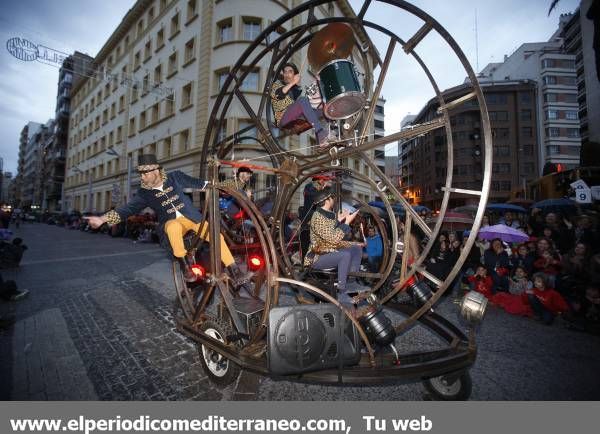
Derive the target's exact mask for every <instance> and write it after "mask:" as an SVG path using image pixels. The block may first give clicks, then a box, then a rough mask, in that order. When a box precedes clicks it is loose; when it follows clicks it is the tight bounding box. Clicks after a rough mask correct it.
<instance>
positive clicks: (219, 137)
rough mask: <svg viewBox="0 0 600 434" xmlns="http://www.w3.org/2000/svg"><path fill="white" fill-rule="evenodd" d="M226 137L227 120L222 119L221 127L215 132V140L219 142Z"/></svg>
mask: <svg viewBox="0 0 600 434" xmlns="http://www.w3.org/2000/svg"><path fill="white" fill-rule="evenodd" d="M226 137H227V120H225V121H223V123H222V124H221V128H219V132H218V133H217V142H221V141H223V140H225V138H226Z"/></svg>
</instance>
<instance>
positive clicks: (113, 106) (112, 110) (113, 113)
mask: <svg viewBox="0 0 600 434" xmlns="http://www.w3.org/2000/svg"><path fill="white" fill-rule="evenodd" d="M115 116H117V103H116V102H113V103H112V104H111V105H110V118H111V119H114V118H115Z"/></svg>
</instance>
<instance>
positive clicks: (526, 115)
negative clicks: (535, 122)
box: [520, 109, 531, 121]
mask: <svg viewBox="0 0 600 434" xmlns="http://www.w3.org/2000/svg"><path fill="white" fill-rule="evenodd" d="M520 118H521V120H522V121H530V120H531V110H529V109H527V110H521V113H520Z"/></svg>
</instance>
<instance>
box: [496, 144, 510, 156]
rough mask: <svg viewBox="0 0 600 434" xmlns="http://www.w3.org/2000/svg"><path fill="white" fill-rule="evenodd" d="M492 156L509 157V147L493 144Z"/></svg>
mask: <svg viewBox="0 0 600 434" xmlns="http://www.w3.org/2000/svg"><path fill="white" fill-rule="evenodd" d="M494 157H510V147H508V146H494Z"/></svg>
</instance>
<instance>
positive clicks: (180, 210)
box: [85, 154, 251, 286]
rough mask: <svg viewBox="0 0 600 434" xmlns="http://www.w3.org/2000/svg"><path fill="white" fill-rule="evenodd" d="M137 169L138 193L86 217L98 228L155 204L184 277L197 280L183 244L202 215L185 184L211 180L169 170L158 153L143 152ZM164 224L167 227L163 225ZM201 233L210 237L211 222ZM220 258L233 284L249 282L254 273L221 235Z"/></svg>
mask: <svg viewBox="0 0 600 434" xmlns="http://www.w3.org/2000/svg"><path fill="white" fill-rule="evenodd" d="M137 170H138V172H139V173H140V176H141V187H140V188H139V189H138V191H137V194H136V196H135V197H134V198H133V199H132V200H131V201H130V202H129V203H127V204H126V205H124V206H122V207H120V208H118V209H116V210H112V211H109V212H107V213H106V214H104V215H103V216H100V217H96V216H92V217H85V218H86V219H87V220H88V222H89V224H90V225H91V226H92V228H97V227H99V226H101V225H102V224H104V223H109V224H111V225H112V224H117V223H119V222H121V221H125V220H127V217H129V216H130V215H134V214H137V213H139V212H140V211H141V210H143V209H144V208H146V207H149V208H152V209H153V210H154V212H155V213H156V216H157V218H158V224H159V230H158V233H159V234H160V235H159V236H161V238H162V235H163V234H164V233H166V235H167V238H168V240H169V244H170V247H171V250H172V252H173V255H174V256H175V257H176V258H177V260H178V262H179V264H180V266H181V270H182V272H183V274H184V278H185V280H186V281H188V282H193V281H194V280H196V276H195V274H194V272H193V271H192V269H191V265H192V264H191V263H190V262H191V261H192V259H191V258H188V257H187V252H186V249H185V246H184V244H183V236H184V235H185V233H186V232H188V231H190V230H194V231H196V232H198V231H199V229H200V223H199V222H200V220H201V219H202V216H201V214H200V212H199V211H198V209H196V208H195V207H194V206H193V204H192V201H191V200H190V198H189V197H188V196H186V195H185V194H184V192H183V189H184V188H196V189H204V188H206V185H207V184H208V181H202V180H200V179H197V178H193V177H191V176H188V175H186V174H185V173H183V172H181V171H179V170H176V171H174V172H171V173H169V174H167V173H166V172H165V170H164V169H163V168H162V167H161V166H160V165H159V164H158V161H157V160H156V156H155V155H152V154H144V155H140V157H139V158H138V167H137ZM163 228H164V229H163ZM200 236H201V237H202V238H203V239H205V240H208V224H206V223H204V225H203V227H202V231H201V233H200ZM221 260H222V261H223V264H225V266H226V267H227V268H228V269H229V272H230V275H231V276H232V277H233V284H234V286H239V285H242V284H244V283H247V282H248V281H249V279H250V277H251V273H249V274H243V273H242V272H241V271H240V270H239V269H238V267H237V265H236V263H235V260H234V258H233V255H232V254H231V251H230V250H229V247H228V246H227V243H225V239H224V238H223V235H221Z"/></svg>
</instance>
